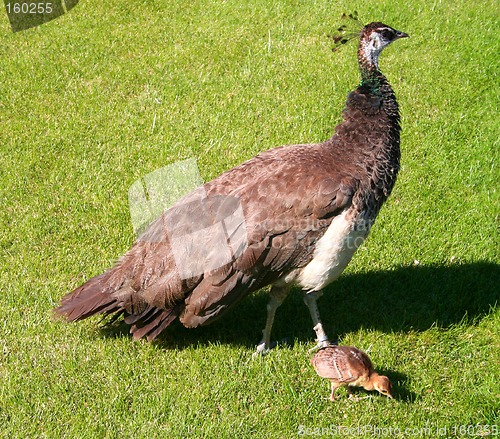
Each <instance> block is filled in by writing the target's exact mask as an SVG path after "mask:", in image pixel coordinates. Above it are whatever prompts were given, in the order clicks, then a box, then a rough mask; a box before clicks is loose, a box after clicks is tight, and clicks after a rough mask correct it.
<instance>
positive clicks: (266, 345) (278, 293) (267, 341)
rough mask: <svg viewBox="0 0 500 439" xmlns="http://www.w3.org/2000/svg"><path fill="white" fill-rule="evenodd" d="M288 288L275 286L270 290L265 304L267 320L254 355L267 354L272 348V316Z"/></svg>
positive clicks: (286, 293)
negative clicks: (268, 298) (267, 301)
mask: <svg viewBox="0 0 500 439" xmlns="http://www.w3.org/2000/svg"><path fill="white" fill-rule="evenodd" d="M289 290H290V289H289V287H287V286H279V287H278V286H275V285H273V287H272V288H271V291H270V292H269V295H270V296H271V298H270V300H269V303H268V304H267V319H266V326H265V328H264V330H263V331H262V335H263V336H262V340H261V341H260V343H259V344H258V345H257V351H256V352H255V353H254V355H261V354H267V353H268V352H269V350H270V349H271V348H272V346H271V329H272V327H273V323H274V316H275V314H276V310H277V309H278V308H279V306H280V305H281V304H282V303H283V301H284V300H285V298H286V296H287V295H288V292H289Z"/></svg>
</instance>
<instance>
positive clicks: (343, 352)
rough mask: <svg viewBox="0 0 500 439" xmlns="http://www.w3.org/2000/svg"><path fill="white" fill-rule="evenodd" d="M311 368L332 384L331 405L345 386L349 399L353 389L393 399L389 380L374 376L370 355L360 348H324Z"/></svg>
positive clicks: (317, 354)
mask: <svg viewBox="0 0 500 439" xmlns="http://www.w3.org/2000/svg"><path fill="white" fill-rule="evenodd" d="M311 364H312V365H313V367H314V369H315V370H316V372H317V374H318V375H319V376H320V377H321V378H328V379H329V380H330V381H331V383H332V392H331V394H330V398H329V399H330V401H334V400H335V390H337V389H338V388H339V387H342V386H346V388H347V393H349V397H350V398H351V397H352V391H351V388H350V387H351V386H354V387H364V388H365V389H366V390H377V391H378V392H380V393H381V394H382V395H386V396H388V397H389V398H392V397H393V396H392V386H391V382H390V381H389V378H387V377H386V376H384V375H379V374H378V373H377V372H375V370H374V369H373V364H372V362H371V360H370V358H368V355H366V354H365V353H364V352H363V351H361V350H359V349H358V348H355V347H353V346H335V345H331V346H327V347H324V348H322V349H320V350H319V351H318V352H316V354H315V355H314V356H313V357H312V358H311Z"/></svg>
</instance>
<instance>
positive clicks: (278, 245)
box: [55, 22, 408, 353]
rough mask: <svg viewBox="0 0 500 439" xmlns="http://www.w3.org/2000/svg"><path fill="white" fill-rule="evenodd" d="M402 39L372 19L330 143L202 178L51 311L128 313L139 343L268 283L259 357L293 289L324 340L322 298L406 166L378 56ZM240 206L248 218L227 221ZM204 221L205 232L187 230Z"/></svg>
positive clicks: (193, 323) (282, 151)
mask: <svg viewBox="0 0 500 439" xmlns="http://www.w3.org/2000/svg"><path fill="white" fill-rule="evenodd" d="M407 36H408V35H407V34H406V33H404V32H400V31H397V30H395V29H393V28H391V27H389V26H387V25H385V24H382V23H380V22H374V23H370V24H368V25H367V26H365V27H364V28H363V29H362V31H361V33H360V42H359V48H358V62H359V67H360V70H361V84H360V85H359V86H358V87H357V88H356V89H355V90H354V91H352V92H351V93H349V95H348V97H347V103H346V107H345V109H344V112H343V118H344V120H343V121H342V122H341V123H340V124H339V125H338V126H337V127H336V128H335V133H334V135H333V136H332V137H331V138H330V139H328V140H326V141H324V142H323V143H318V144H300V145H289V146H282V147H278V148H274V149H271V150H268V151H265V152H262V153H261V154H258V155H257V156H255V157H253V158H252V159H250V160H248V161H247V162H245V163H243V164H241V165H239V166H237V167H235V168H233V169H231V170H229V171H227V172H225V173H223V174H222V175H220V176H219V177H217V178H215V179H214V180H212V181H210V182H208V183H206V184H204V185H203V186H202V187H201V188H199V189H197V190H195V191H194V192H192V193H191V194H189V195H187V196H186V197H184V198H182V199H181V200H180V201H178V202H177V203H176V204H175V205H174V206H173V207H172V208H170V209H168V210H166V211H165V212H164V213H163V215H161V216H160V218H158V219H157V220H156V221H155V222H153V223H152V224H151V226H150V227H149V228H148V229H147V230H146V231H145V232H144V234H143V235H142V236H141V237H139V239H138V240H137V241H136V242H135V243H134V245H133V246H132V248H131V249H130V250H129V251H128V252H127V253H126V254H125V255H124V256H123V257H122V258H121V259H120V260H119V261H118V262H117V263H116V265H115V266H114V267H113V268H111V269H109V270H108V271H106V272H105V273H103V274H101V275H99V276H96V277H93V278H91V279H90V280H88V281H87V282H86V283H84V284H83V285H82V286H80V287H78V288H77V289H75V290H74V291H73V292H71V293H70V294H68V295H66V296H65V297H63V299H62V301H61V303H60V306H59V307H57V308H56V309H55V312H56V313H57V314H60V315H63V316H65V317H66V319H67V320H68V321H75V320H81V319H85V318H87V317H90V316H92V315H95V314H105V315H109V314H113V315H114V317H115V318H116V317H118V316H120V315H123V316H124V320H125V322H126V323H127V324H128V325H130V332H131V333H132V334H133V337H134V338H141V337H147V339H148V340H153V339H155V338H156V337H157V336H158V335H159V334H160V333H161V332H162V331H163V330H164V329H165V328H166V327H167V326H168V325H170V324H171V323H172V322H173V321H174V320H175V319H177V318H178V319H179V320H180V322H182V324H183V325H184V326H185V327H188V328H194V327H197V326H201V325H206V324H207V323H211V322H213V321H214V320H215V319H217V318H219V317H221V316H222V315H224V313H225V312H226V311H227V310H228V309H229V308H231V307H233V306H234V305H236V304H237V303H238V302H240V300H242V299H243V298H244V297H245V296H248V295H249V294H250V293H252V292H254V291H257V290H259V289H261V288H263V287H265V286H267V285H271V286H272V287H271V289H270V301H269V304H268V306H267V321H266V324H265V328H264V330H263V338H262V341H261V342H260V344H259V345H258V346H257V352H260V353H262V352H267V350H268V349H269V348H270V346H271V342H270V334H271V327H272V324H273V320H274V315H275V311H276V309H277V308H278V307H279V306H280V304H281V303H282V302H283V300H284V299H285V297H286V296H287V294H288V293H289V290H290V288H291V287H292V286H298V287H300V288H301V289H302V290H303V292H304V301H305V303H306V305H307V306H308V308H309V310H310V313H311V317H312V320H313V324H314V331H315V332H316V339H317V345H318V347H322V346H327V345H328V343H329V342H328V337H327V335H326V333H325V331H324V329H323V326H322V323H321V320H320V315H319V311H318V307H317V304H316V300H317V298H318V297H319V296H320V294H321V290H322V289H323V288H324V287H326V286H327V285H328V284H329V283H331V282H332V281H334V280H335V279H337V278H338V277H339V276H340V274H341V273H342V272H343V270H344V269H345V268H346V266H347V264H348V263H349V261H350V259H351V258H352V256H353V254H354V252H355V251H356V249H357V248H358V247H359V245H360V244H361V243H362V242H363V240H364V239H365V238H366V236H367V235H368V232H369V230H370V227H371V226H372V224H373V222H374V220H375V218H376V217H377V214H378V212H379V210H380V208H381V206H382V204H383V203H384V201H385V200H386V199H387V197H388V196H389V194H390V193H391V191H392V188H393V186H394V183H395V181H396V176H397V173H398V170H399V161H400V148H399V144H400V116H399V111H398V104H397V102H396V97H395V95H394V92H393V90H392V88H391V86H390V85H389V83H388V81H387V79H386V78H385V76H384V75H383V74H382V73H381V71H380V69H379V65H378V59H379V55H380V52H381V51H382V49H384V48H385V47H387V46H388V45H389V44H390V43H392V42H393V41H395V40H397V39H399V38H403V37H407ZM238 209H239V210H240V212H241V213H242V215H240V216H239V217H238V216H234V215H233V216H231V215H232V214H233V213H234V212H236V211H237V210H238ZM229 217H230V218H232V220H230V221H228V220H227V218H229ZM235 218H236V220H235ZM224 222H225V223H224ZM197 223H199V224H200V225H199V227H198V229H200V230H201V229H203V230H204V231H205V232H204V236H201V238H200V236H199V235H196V237H195V238H193V236H191V237H190V236H189V233H190V232H191V231H193V230H196V229H197V226H196V224H197ZM207 224H208V225H217V224H219V225H220V224H225V225H224V227H222V230H223V231H225V233H226V235H223V236H225V238H227V241H225V238H224V239H222V241H223V242H222V244H223V245H222V246H218V245H214V244H213V243H214V242H218V240H219V238H218V237H216V236H212V235H211V234H217V233H220V230H221V228H220V227H215V228H214V227H212V228H211V227H206V225H207ZM202 235H203V233H202ZM235 236H237V237H239V238H238V240H237V242H236V245H235V246H232V243H233V242H232V241H231V238H232V237H233V238H234V237H235ZM199 238H200V242H199V245H192V244H193V241H196V240H198V239H199ZM183 239H186V240H189V241H190V244H189V245H188V244H186V245H184V244H183V242H184V241H183ZM219 241H220V240H219ZM203 242H205V243H207V244H206V245H203ZM219 244H221V243H220V242H219ZM224 244H225V245H226V247H224ZM228 249H229V251H228ZM221 253H223V254H225V255H227V254H229V256H228V257H224V258H221V257H220V254H221ZM179 261H183V262H182V264H184V265H185V264H187V265H188V267H187V268H186V267H185V266H181V264H180V263H179ZM190 261H191V262H193V267H194V268H193V269H191V268H192V267H191V268H190V266H189V264H190Z"/></svg>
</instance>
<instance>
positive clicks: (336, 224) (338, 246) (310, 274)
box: [296, 210, 369, 291]
mask: <svg viewBox="0 0 500 439" xmlns="http://www.w3.org/2000/svg"><path fill="white" fill-rule="evenodd" d="M346 216H347V210H345V211H344V212H342V213H341V214H340V215H338V216H337V217H335V218H334V219H333V221H332V222H331V224H330V226H329V227H328V230H327V231H326V232H325V234H324V235H323V236H322V237H321V239H320V240H319V241H318V242H317V244H316V248H315V250H314V254H313V259H312V260H311V262H309V264H307V265H306V266H305V267H304V268H303V269H302V272H301V273H300V274H299V275H298V277H297V279H296V282H297V283H298V285H300V286H301V287H302V288H303V289H305V290H309V291H318V290H321V289H322V288H324V287H325V286H326V285H328V284H329V283H330V282H332V281H334V280H335V279H337V278H338V277H339V276H340V275H341V274H342V272H343V271H344V269H345V268H346V267H347V264H348V263H349V261H350V260H351V258H352V256H353V255H354V252H355V251H356V250H357V249H358V247H359V246H360V245H361V244H362V243H363V241H364V240H365V238H366V236H367V235H368V232H369V230H368V229H367V228H365V229H363V228H361V230H359V229H358V230H355V223H354V222H353V221H352V220H351V221H347V220H346Z"/></svg>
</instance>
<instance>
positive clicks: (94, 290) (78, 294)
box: [54, 273, 120, 322]
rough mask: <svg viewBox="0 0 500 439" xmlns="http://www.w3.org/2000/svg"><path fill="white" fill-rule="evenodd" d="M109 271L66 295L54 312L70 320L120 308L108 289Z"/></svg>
mask: <svg viewBox="0 0 500 439" xmlns="http://www.w3.org/2000/svg"><path fill="white" fill-rule="evenodd" d="M108 276H109V273H103V274H101V275H99V276H96V277H93V278H92V279H90V280H89V281H87V282H86V283H84V284H83V285H82V286H81V287H79V288H77V289H76V290H74V291H73V292H71V293H69V294H67V295H66V296H64V297H63V298H62V300H61V304H60V305H59V307H57V308H56V309H55V310H54V312H55V313H56V314H59V315H61V316H64V317H65V318H66V320H68V321H69V322H73V321H76V320H82V319H86V318H87V317H90V316H93V315H94V314H102V313H104V312H106V313H112V312H115V311H118V310H119V309H120V304H119V303H118V302H117V301H116V298H115V297H113V296H112V295H111V294H109V292H107V291H105V290H106V287H105V285H106V280H107V278H108Z"/></svg>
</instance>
